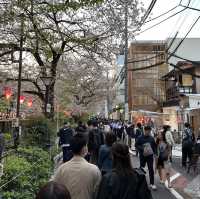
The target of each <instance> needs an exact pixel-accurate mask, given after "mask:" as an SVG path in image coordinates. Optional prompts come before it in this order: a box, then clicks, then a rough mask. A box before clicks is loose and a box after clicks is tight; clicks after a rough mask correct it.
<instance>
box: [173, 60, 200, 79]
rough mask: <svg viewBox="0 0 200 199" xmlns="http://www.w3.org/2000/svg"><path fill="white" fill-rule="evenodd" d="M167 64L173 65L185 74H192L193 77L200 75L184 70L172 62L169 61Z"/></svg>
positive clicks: (199, 76)
mask: <svg viewBox="0 0 200 199" xmlns="http://www.w3.org/2000/svg"><path fill="white" fill-rule="evenodd" d="M169 65H171V66H173V67H174V68H176V69H178V70H180V71H181V72H183V73H186V74H189V75H192V76H193V77H197V78H200V75H196V74H193V73H192V72H189V71H186V70H184V69H182V68H180V67H179V66H177V65H175V64H173V63H169Z"/></svg>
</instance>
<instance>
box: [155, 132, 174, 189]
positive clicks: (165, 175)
mask: <svg viewBox="0 0 200 199" xmlns="http://www.w3.org/2000/svg"><path fill="white" fill-rule="evenodd" d="M156 144H157V151H158V158H157V160H156V167H157V169H158V174H159V176H160V183H161V184H164V183H165V180H166V179H167V182H168V188H171V187H172V186H171V182H170V173H171V163H170V160H169V158H170V151H171V149H170V145H169V144H168V143H167V140H166V134H165V132H164V131H161V132H159V133H158V137H157V140H156Z"/></svg>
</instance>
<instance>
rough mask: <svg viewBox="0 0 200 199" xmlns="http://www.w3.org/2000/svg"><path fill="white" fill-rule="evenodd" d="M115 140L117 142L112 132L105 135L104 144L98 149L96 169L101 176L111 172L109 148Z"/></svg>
mask: <svg viewBox="0 0 200 199" xmlns="http://www.w3.org/2000/svg"><path fill="white" fill-rule="evenodd" d="M116 140H117V137H116V136H115V134H114V133H113V132H109V133H106V135H105V144H104V145H101V147H100V149H99V159H98V167H99V169H100V171H101V173H102V175H104V174H106V173H108V172H110V171H111V170H112V155H111V147H112V145H113V143H114V142H116Z"/></svg>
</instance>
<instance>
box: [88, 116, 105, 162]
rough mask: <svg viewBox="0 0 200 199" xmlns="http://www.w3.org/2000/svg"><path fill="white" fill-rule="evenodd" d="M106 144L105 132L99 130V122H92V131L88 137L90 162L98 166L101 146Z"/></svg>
mask: <svg viewBox="0 0 200 199" xmlns="http://www.w3.org/2000/svg"><path fill="white" fill-rule="evenodd" d="M103 144H104V135H103V132H102V131H101V130H100V129H99V128H98V122H97V121H96V120H93V121H92V129H91V130H90V131H89V135H88V151H89V153H90V156H91V157H90V161H91V163H93V164H97V161H98V155H99V149H100V146H101V145H103Z"/></svg>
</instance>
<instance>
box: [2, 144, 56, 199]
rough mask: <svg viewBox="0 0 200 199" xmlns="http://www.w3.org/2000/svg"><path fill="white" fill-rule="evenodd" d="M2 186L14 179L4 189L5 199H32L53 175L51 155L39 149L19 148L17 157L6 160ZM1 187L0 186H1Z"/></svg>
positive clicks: (13, 156)
mask: <svg viewBox="0 0 200 199" xmlns="http://www.w3.org/2000/svg"><path fill="white" fill-rule="evenodd" d="M4 165H5V166H4V167H5V168H4V175H3V176H2V179H1V185H3V184H4V183H6V182H8V181H9V180H11V179H13V177H15V176H17V175H19V176H17V177H16V178H15V179H14V180H13V181H11V182H10V183H8V184H7V185H6V186H5V187H3V189H2V190H1V191H2V192H3V198H4V199H32V198H34V197H35V195H36V193H37V192H38V189H39V188H40V187H41V186H42V185H43V184H44V183H46V182H47V181H48V180H49V178H50V175H51V171H52V168H53V167H52V166H53V164H52V162H51V160H50V156H49V153H48V152H47V151H45V150H43V149H42V148H39V147H28V148H22V147H20V148H18V152H17V154H16V155H12V156H10V157H8V158H7V159H6V160H5V164H4ZM1 185H0V186H1Z"/></svg>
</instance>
